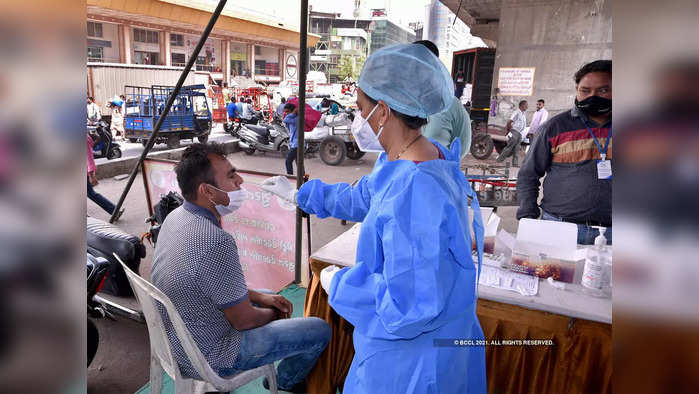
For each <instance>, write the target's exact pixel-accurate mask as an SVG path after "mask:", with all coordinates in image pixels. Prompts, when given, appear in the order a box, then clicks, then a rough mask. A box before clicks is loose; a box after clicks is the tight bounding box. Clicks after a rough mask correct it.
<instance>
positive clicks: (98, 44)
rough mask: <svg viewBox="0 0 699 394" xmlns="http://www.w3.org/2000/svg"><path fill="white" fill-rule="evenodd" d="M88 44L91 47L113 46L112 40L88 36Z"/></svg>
mask: <svg viewBox="0 0 699 394" xmlns="http://www.w3.org/2000/svg"><path fill="white" fill-rule="evenodd" d="M87 46H89V47H105V48H111V47H112V42H111V41H106V40H96V39H94V38H88V39H87Z"/></svg>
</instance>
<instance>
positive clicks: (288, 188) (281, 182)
mask: <svg viewBox="0 0 699 394" xmlns="http://www.w3.org/2000/svg"><path fill="white" fill-rule="evenodd" d="M260 189H262V190H264V191H267V192H270V193H272V194H275V195H277V196H279V197H281V198H283V199H284V200H286V201H288V202H290V203H292V204H294V205H298V204H297V203H296V192H297V190H296V186H294V185H292V184H291V182H289V178H287V177H285V176H282V175H277V176H273V177H271V178H267V179H265V180H264V181H263V182H262V184H260Z"/></svg>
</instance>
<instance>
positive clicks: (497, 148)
mask: <svg viewBox="0 0 699 394" xmlns="http://www.w3.org/2000/svg"><path fill="white" fill-rule="evenodd" d="M494 144H495V151H496V152H498V155H499V154H500V153H502V151H503V150H504V149H505V147H506V146H507V143H506V142H502V141H498V142H494Z"/></svg>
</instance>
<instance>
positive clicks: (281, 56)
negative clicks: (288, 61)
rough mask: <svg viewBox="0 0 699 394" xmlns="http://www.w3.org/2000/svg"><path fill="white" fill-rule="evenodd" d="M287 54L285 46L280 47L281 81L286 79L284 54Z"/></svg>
mask: <svg viewBox="0 0 699 394" xmlns="http://www.w3.org/2000/svg"><path fill="white" fill-rule="evenodd" d="M285 54H286V51H284V49H283V48H280V49H279V56H278V57H279V81H280V82H281V81H283V80H284V63H285V61H284V55H285Z"/></svg>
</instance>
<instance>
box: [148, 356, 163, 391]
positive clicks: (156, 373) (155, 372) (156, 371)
mask: <svg viewBox="0 0 699 394" xmlns="http://www.w3.org/2000/svg"><path fill="white" fill-rule="evenodd" d="M162 391H163V367H161V366H160V361H158V359H157V357H154V356H151V358H150V392H151V393H152V394H161V393H162Z"/></svg>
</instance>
